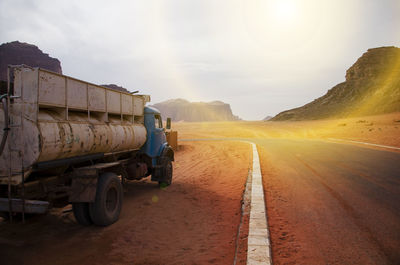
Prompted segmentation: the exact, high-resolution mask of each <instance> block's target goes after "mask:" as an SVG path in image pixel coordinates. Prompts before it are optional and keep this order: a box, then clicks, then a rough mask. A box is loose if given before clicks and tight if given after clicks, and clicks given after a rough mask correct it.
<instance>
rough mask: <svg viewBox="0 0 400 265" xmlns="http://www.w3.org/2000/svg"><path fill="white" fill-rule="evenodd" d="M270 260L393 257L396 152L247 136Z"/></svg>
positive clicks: (398, 244)
mask: <svg viewBox="0 0 400 265" xmlns="http://www.w3.org/2000/svg"><path fill="white" fill-rule="evenodd" d="M252 141H253V142H255V143H256V144H257V145H258V148H259V152H260V153H261V156H260V160H261V167H262V173H263V178H264V187H265V189H266V190H267V191H266V200H267V208H268V215H269V224H270V229H271V241H272V253H273V260H274V264H400V153H396V152H389V151H381V150H375V149H370V148H364V147H360V146H356V145H349V144H338V143H329V142H324V141H315V140H287V139H263V140H257V139H253V140H252Z"/></svg>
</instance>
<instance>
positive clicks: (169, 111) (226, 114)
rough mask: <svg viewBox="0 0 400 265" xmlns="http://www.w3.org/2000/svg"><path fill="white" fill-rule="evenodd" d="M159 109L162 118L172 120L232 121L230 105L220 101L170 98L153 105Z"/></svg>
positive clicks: (236, 117) (233, 117) (237, 118)
mask: <svg viewBox="0 0 400 265" xmlns="http://www.w3.org/2000/svg"><path fill="white" fill-rule="evenodd" d="M153 106H154V107H155V108H157V109H158V110H160V111H161V115H162V117H163V119H166V118H167V117H170V118H171V119H172V120H173V121H234V120H239V117H238V116H235V115H233V114H232V110H231V106H230V105H229V104H226V103H224V102H221V101H213V102H189V101H187V100H185V99H170V100H167V101H164V102H160V103H157V104H154V105H153Z"/></svg>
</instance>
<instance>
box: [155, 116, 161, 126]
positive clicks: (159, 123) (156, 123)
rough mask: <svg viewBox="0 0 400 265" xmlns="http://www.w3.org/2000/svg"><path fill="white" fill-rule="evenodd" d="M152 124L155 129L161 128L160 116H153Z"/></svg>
mask: <svg viewBox="0 0 400 265" xmlns="http://www.w3.org/2000/svg"><path fill="white" fill-rule="evenodd" d="M154 122H155V124H154V125H155V127H156V128H162V127H163V126H162V120H161V116H160V115H155V116H154Z"/></svg>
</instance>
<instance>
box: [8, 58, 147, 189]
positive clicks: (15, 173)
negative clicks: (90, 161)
mask: <svg viewBox="0 0 400 265" xmlns="http://www.w3.org/2000/svg"><path fill="white" fill-rule="evenodd" d="M8 83H9V87H8V90H9V94H10V95H12V97H9V98H8V103H7V109H8V117H5V115H4V113H5V111H4V110H5V109H4V107H0V130H1V132H0V141H1V139H2V137H3V135H4V133H3V128H4V127H7V122H6V119H8V120H9V125H10V126H9V127H10V130H9V134H8V137H7V142H6V146H5V148H4V150H3V153H2V154H1V155H0V184H4V183H8V180H9V179H10V178H9V176H10V175H11V182H12V184H18V183H19V182H20V181H21V179H22V178H21V172H24V174H25V175H29V172H30V170H31V169H32V168H33V166H34V165H35V164H36V163H39V162H45V161H52V160H57V159H63V158H70V157H75V156H83V155H90V154H97V153H113V152H123V151H131V150H139V149H140V148H141V147H142V146H143V144H144V143H145V142H146V128H145V126H144V116H143V115H144V113H143V109H144V105H145V103H146V102H148V101H149V100H150V97H149V96H147V95H132V94H130V93H126V92H123V91H117V90H112V89H109V88H106V87H102V86H98V85H94V84H91V83H88V82H84V81H81V80H78V79H75V78H72V77H68V76H65V75H60V74H57V73H53V72H50V71H47V70H43V69H40V68H31V67H28V66H13V67H9V82H8Z"/></svg>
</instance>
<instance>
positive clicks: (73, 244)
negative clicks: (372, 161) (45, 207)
mask: <svg viewBox="0 0 400 265" xmlns="http://www.w3.org/2000/svg"><path fill="white" fill-rule="evenodd" d="M173 129H174V130H177V131H178V133H179V139H181V140H182V139H193V138H221V137H223V138H226V137H228V138H253V139H254V140H256V139H325V140H326V139H328V138H340V139H351V140H357V141H366V142H370V143H376V144H384V145H392V146H398V147H400V113H394V114H389V115H381V116H369V117H362V118H352V119H341V120H323V121H308V122H243V121H241V122H218V123H214V122H209V123H173ZM179 144H180V150H179V151H178V152H177V153H176V162H175V163H174V181H173V185H172V186H170V187H168V188H166V189H160V188H158V186H157V185H156V184H155V183H151V182H150V181H148V180H144V181H140V182H132V183H130V184H129V185H127V186H126V188H125V195H124V204H123V209H122V213H121V217H120V220H119V221H118V222H117V223H115V224H114V225H112V226H110V227H106V228H99V227H82V226H80V225H78V224H77V223H76V222H75V220H74V218H73V215H72V213H71V212H70V211H68V208H65V209H64V212H63V210H56V211H53V212H52V213H51V214H48V215H46V216H34V217H31V218H29V219H28V221H27V223H26V224H24V225H22V224H21V223H15V224H9V223H7V222H0V257H1V258H0V264H43V265H47V264H232V263H233V261H234V258H235V249H238V253H237V264H245V262H246V255H247V254H246V251H247V234H246V233H247V230H246V229H247V223H248V217H247V216H246V215H245V216H244V218H243V220H242V226H241V227H242V230H241V231H242V232H241V234H240V235H239V240H237V237H238V227H239V225H240V220H241V218H240V217H241V200H242V195H243V191H244V185H245V182H246V177H247V174H248V169H249V165H250V158H251V157H250V156H251V153H250V147H249V145H248V144H246V143H241V142H237V141H209V142H208V141H206V142H205V141H198V142H193V141H186V142H185V141H180V142H179ZM368 148H369V147H368ZM260 152H261V153H260V155H261V156H260V158H261V159H262V160H265V161H267V162H263V161H261V163H262V164H261V167H262V170H263V177H264V185H265V187H267V188H268V189H269V191H268V192H267V193H266V200H267V208H268V209H267V210H268V215H269V223H270V226H271V228H270V229H271V242H272V251H273V259H274V260H273V261H274V264H297V263H296V262H299V261H301V260H302V257H303V256H304V255H306V254H304V253H307V248H305V247H304V244H301V242H299V241H301V240H303V239H304V238H306V237H305V236H304V237H302V236H301V235H302V234H303V235H304V234H305V233H306V231H305V230H301V227H299V226H297V225H296V222H297V221H296V219H291V220H290V218H291V217H296V216H294V215H293V214H292V215H291V213H288V212H284V211H290V209H291V208H290V207H289V208H286V210H285V208H284V207H282V205H291V206H292V207H295V208H296V207H298V206H296V205H298V204H296V203H298V202H296V201H293V200H294V199H295V197H291V194H290V192H288V191H289V190H288V189H287V187H288V186H287V185H286V184H285V181H282V180H281V179H280V178H279V176H278V175H277V174H275V175H274V167H273V166H272V164H271V163H272V162H273V161H272V160H271V158H270V157H269V156H268V155H266V153H265V152H264V151H263V150H262V149H261V150H260ZM275 162H276V161H275ZM282 166H284V165H282ZM265 181H267V182H265ZM268 181H269V182H268ZM296 190H297V189H296V187H295V186H293V187H292V191H296ZM65 210H67V211H66V212H65ZM285 231H287V232H285ZM296 231H297V232H296ZM282 233H287V234H282ZM293 234H296V235H297V238H295V237H292V236H291V235H293ZM302 238H303V239H302ZM237 245H238V246H237ZM302 246H303V248H302ZM304 251H305V252H304ZM308 253H312V251H311V250H310V251H309V252H308ZM302 255H303V256H302ZM288 257H289V258H288ZM290 257H292V258H290ZM293 257H295V258H293ZM304 257H305V256H304ZM320 261H321V262H322V261H323V259H321V260H320ZM313 262H314V263H313V264H327V263H318V259H314V260H313ZM336 264H340V263H336Z"/></svg>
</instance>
